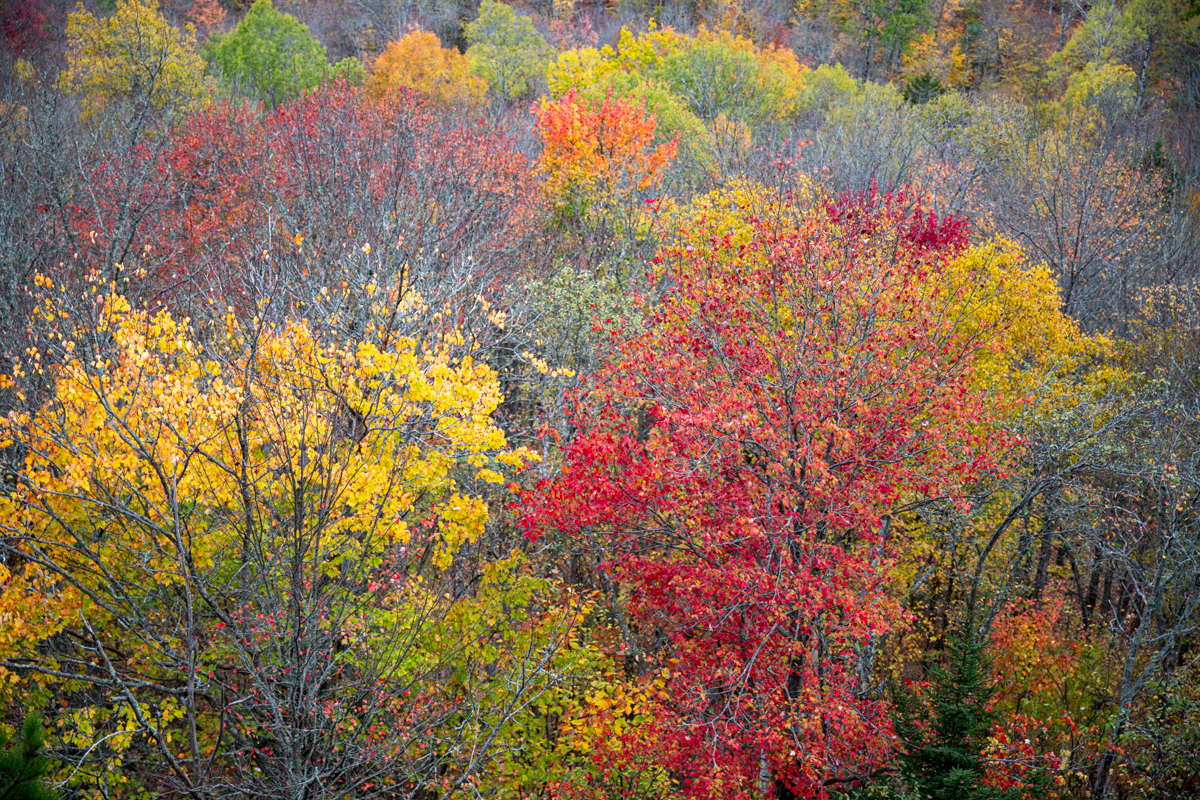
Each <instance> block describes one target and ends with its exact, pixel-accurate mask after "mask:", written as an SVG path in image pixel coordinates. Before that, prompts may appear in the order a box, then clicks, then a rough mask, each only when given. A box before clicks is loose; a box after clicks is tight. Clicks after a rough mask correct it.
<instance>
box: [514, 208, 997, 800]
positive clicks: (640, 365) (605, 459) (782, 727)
mask: <svg viewBox="0 0 1200 800" xmlns="http://www.w3.org/2000/svg"><path fill="white" fill-rule="evenodd" d="M742 223H743V225H744V226H745V227H746V228H747V229H748V230H749V231H750V232H751V235H750V238H749V241H748V242H745V241H744V240H743V241H742V243H737V242H735V240H734V238H733V237H732V236H731V235H730V234H729V233H725V234H723V235H722V234H720V233H719V232H718V231H719V230H720V226H715V225H710V221H709V220H704V219H701V220H700V221H699V223H698V229H697V230H691V231H686V232H683V233H682V235H681V236H680V239H679V243H678V244H677V245H675V246H671V247H668V248H666V249H664V250H663V251H662V252H661V253H660V257H659V259H658V263H659V266H660V268H661V269H662V270H664V271H665V275H664V276H663V277H665V278H666V279H667V280H668V281H669V283H670V285H671V286H672V287H673V288H672V289H671V290H670V291H669V292H668V294H667V297H666V298H665V300H664V302H663V303H662V304H661V306H660V307H659V308H658V309H657V310H656V311H655V312H653V314H652V316H651V318H650V319H649V321H648V323H647V325H646V328H645V331H644V333H641V334H640V335H637V336H634V337H633V338H632V339H630V340H629V341H627V342H625V343H624V344H622V345H621V346H620V349H619V352H618V355H617V357H616V358H615V359H614V360H613V362H612V363H611V364H610V365H609V366H608V367H607V368H605V369H604V370H602V372H601V374H600V375H599V376H598V377H597V379H596V381H595V384H594V386H595V388H594V389H593V390H591V391H590V392H589V393H587V394H585V395H584V396H583V397H582V398H581V399H580V400H579V403H578V406H577V408H576V414H575V424H576V425H577V427H578V431H579V432H578V435H577V436H576V438H575V439H574V441H573V442H572V443H571V444H570V446H569V447H568V449H567V451H566V453H565V456H564V461H563V465H562V471H561V475H560V476H559V477H558V478H557V479H555V480H552V481H548V482H545V483H543V484H542V485H541V486H539V487H538V488H537V489H536V490H533V491H530V492H527V494H526V496H525V498H524V514H525V516H524V520H525V524H526V526H527V529H528V533H529V535H530V536H531V537H537V536H540V535H542V534H544V533H545V532H547V531H554V532H556V534H558V535H562V536H565V537H567V538H568V539H569V540H571V541H572V542H573V543H574V544H575V546H577V547H581V548H582V549H584V550H586V551H588V552H589V553H591V554H593V555H594V556H595V557H596V559H597V562H598V564H597V570H598V573H599V575H600V576H601V583H602V584H603V585H604V587H603V588H606V589H607V590H608V595H609V600H610V604H611V611H612V613H613V615H614V618H615V619H616V622H617V625H618V627H619V628H621V630H622V632H623V633H624V634H625V638H624V646H625V647H626V648H627V650H626V653H627V668H628V669H629V670H630V671H631V672H639V671H640V672H641V673H643V674H645V673H647V672H649V670H650V668H651V667H654V668H655V670H656V671H657V670H659V669H661V668H662V667H664V666H666V667H670V670H671V671H670V675H671V678H670V682H669V684H668V687H667V691H666V693H665V694H666V697H668V698H669V699H666V700H662V701H661V702H660V703H659V705H658V707H657V708H656V712H655V720H654V723H653V729H654V731H653V734H652V735H653V736H654V738H656V739H657V740H658V741H657V742H656V743H655V748H654V752H655V753H656V755H657V757H658V758H659V759H660V760H661V763H662V764H663V765H664V766H665V767H666V768H667V769H668V771H669V774H670V775H671V776H672V780H673V782H674V783H675V784H676V786H677V787H678V788H679V789H680V790H681V791H682V792H683V794H684V795H686V796H691V797H714V798H715V797H722V798H732V797H747V798H748V797H757V798H761V797H763V796H764V795H765V794H769V793H771V792H773V793H774V795H775V796H776V797H781V798H784V797H794V796H803V797H822V796H825V795H826V793H827V791H828V790H829V788H830V787H831V786H833V785H835V784H840V783H844V782H846V781H850V780H853V779H854V778H855V777H856V776H858V777H863V776H866V775H867V774H869V773H871V772H872V771H873V770H875V769H877V768H879V767H880V766H881V765H883V764H885V763H886V757H887V754H888V752H889V750H890V749H891V747H892V744H893V738H894V737H893V733H892V730H891V723H890V719H889V709H888V707H887V704H886V702H885V701H884V700H883V699H882V693H881V692H879V691H878V689H879V687H878V686H877V685H876V682H875V679H874V678H873V676H872V658H873V655H874V652H875V647H876V644H877V641H878V637H880V636H881V635H882V634H885V633H886V632H888V631H889V630H890V629H892V628H894V627H895V626H896V625H898V624H900V623H901V615H900V613H899V609H898V608H897V606H896V604H895V603H894V602H893V601H892V600H891V598H890V597H889V595H888V588H889V578H888V575H889V564H890V558H891V555H892V549H891V542H890V540H889V530H890V527H891V519H892V515H895V514H897V513H900V512H902V511H903V510H904V509H905V508H906V507H911V506H912V505H913V504H915V503H920V502H922V501H924V500H927V499H929V498H945V497H954V496H956V494H957V493H958V490H959V487H960V486H961V484H962V483H963V482H965V481H968V480H970V479H971V478H973V477H975V476H977V475H978V473H979V472H980V471H981V470H983V469H985V468H986V467H987V465H988V461H989V459H988V456H987V452H988V450H987V447H986V446H985V443H984V442H983V441H981V440H980V439H979V438H978V437H977V436H976V435H975V433H973V431H974V430H977V428H973V427H972V426H973V424H974V423H976V422H977V421H979V420H980V419H981V418H983V417H984V416H985V410H984V401H983V398H982V397H981V396H980V395H979V394H978V393H977V392H974V391H972V390H971V388H970V380H971V376H972V365H973V361H974V353H975V352H976V350H977V348H978V347H979V345H980V343H979V342H978V341H976V340H975V339H973V338H971V337H969V336H967V335H965V334H964V333H962V328H961V326H960V325H959V324H958V321H959V320H958V316H957V314H956V313H955V312H954V309H955V307H956V305H955V301H956V297H955V290H954V289H953V288H952V287H950V286H949V285H948V282H944V281H941V280H940V276H941V268H942V266H943V265H944V264H945V263H946V260H947V259H948V258H950V257H952V256H953V255H955V254H956V253H958V252H959V251H960V250H961V248H962V247H963V246H964V244H965V225H964V224H963V223H962V222H961V221H960V220H953V219H950V220H941V221H939V220H938V219H936V218H935V217H933V216H932V215H929V214H928V213H926V212H924V211H922V210H921V209H920V207H919V206H917V205H915V204H914V203H913V202H912V200H911V198H908V197H905V196H903V195H889V196H886V197H877V196H875V195H874V194H869V195H864V196H858V197H845V198H842V199H841V200H839V201H837V202H830V203H828V204H826V205H824V206H823V207H819V208H815V209H811V210H809V211H807V212H805V214H804V215H803V217H802V219H800V220H798V221H784V222H782V223H781V222H780V221H779V220H775V221H772V222H771V223H770V224H768V223H766V222H764V221H761V220H758V219H754V218H752V217H751V218H747V219H744V220H742ZM728 229H729V228H728V226H726V227H725V230H728ZM658 674H661V673H658ZM641 756H643V757H644V756H645V752H643V753H641Z"/></svg>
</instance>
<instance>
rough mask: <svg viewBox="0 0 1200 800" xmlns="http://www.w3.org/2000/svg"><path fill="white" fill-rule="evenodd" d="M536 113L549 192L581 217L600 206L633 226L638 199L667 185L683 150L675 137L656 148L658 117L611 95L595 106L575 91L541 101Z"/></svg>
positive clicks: (541, 163)
mask: <svg viewBox="0 0 1200 800" xmlns="http://www.w3.org/2000/svg"><path fill="white" fill-rule="evenodd" d="M534 114H535V115H536V116H537V129H538V134H539V135H540V136H541V139H542V156H541V158H540V159H539V162H538V170H539V172H540V173H541V174H542V175H543V176H544V177H545V180H546V190H547V192H548V193H549V194H550V196H551V197H553V198H555V201H556V202H557V203H558V204H559V207H560V208H564V209H571V210H573V211H574V212H576V213H578V214H579V215H580V216H581V217H584V216H587V215H588V213H587V212H588V209H589V207H592V206H598V207H599V208H600V209H601V211H600V215H601V216H603V215H604V214H605V211H608V212H609V213H611V212H613V211H623V212H625V213H624V214H623V215H622V216H624V217H626V219H625V222H626V223H627V224H628V222H629V220H628V216H629V212H630V211H631V210H634V209H637V207H638V205H639V203H638V201H639V200H641V199H643V197H644V195H645V193H646V192H647V191H651V190H653V189H655V188H657V187H658V186H661V185H662V179H663V173H664V171H665V170H666V167H667V165H668V164H669V163H670V161H671V159H672V158H674V157H675V153H676V150H677V147H678V142H677V140H676V139H672V140H671V141H669V142H667V143H665V144H661V145H658V146H657V147H655V146H654V145H653V140H654V134H655V127H656V119H655V117H654V116H653V115H651V116H646V113H645V107H644V106H640V107H639V106H638V105H635V104H634V103H633V102H632V101H629V100H620V99H615V98H614V97H613V96H612V94H611V93H610V94H609V96H608V97H606V98H605V99H604V101H603V102H601V103H596V104H593V103H589V102H587V101H586V100H584V99H583V98H581V97H579V96H578V95H577V94H576V93H575V90H574V89H571V90H569V91H568V92H567V93H566V94H565V95H564V96H563V97H562V98H561V99H558V100H552V99H549V98H542V101H541V102H540V103H539V104H538V105H536V106H534ZM640 205H644V203H641V204H640Z"/></svg>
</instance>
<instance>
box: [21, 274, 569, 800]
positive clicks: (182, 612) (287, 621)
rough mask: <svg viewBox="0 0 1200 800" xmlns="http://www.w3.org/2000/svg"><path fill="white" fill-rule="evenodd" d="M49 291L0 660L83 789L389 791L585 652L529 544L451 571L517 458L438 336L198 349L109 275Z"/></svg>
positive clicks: (485, 384)
mask: <svg viewBox="0 0 1200 800" xmlns="http://www.w3.org/2000/svg"><path fill="white" fill-rule="evenodd" d="M46 284H47V282H46V281H42V285H43V288H45V289H46V290H47V292H46V296H45V297H44V298H43V301H44V302H43V303H42V304H41V306H40V313H41V314H42V317H41V318H42V320H43V321H44V322H45V323H46V324H48V325H51V326H55V325H57V326H59V327H58V330H59V331H61V332H62V333H63V337H62V339H60V340H58V341H59V342H60V344H61V347H62V349H61V351H60V353H59V354H58V357H57V358H56V359H55V362H54V363H55V364H56V365H54V366H49V364H50V362H49V360H48V362H47V363H48V367H47V368H49V369H51V370H52V371H53V372H54V378H55V384H54V386H55V395H54V398H53V399H52V400H50V401H49V402H47V403H45V404H42V405H40V406H39V407H38V408H37V409H36V410H35V411H33V412H32V413H29V414H14V415H11V416H9V418H8V419H7V420H5V423H4V428H3V436H4V444H5V446H15V447H17V448H19V450H20V452H21V453H22V454H23V455H24V459H23V464H22V465H21V466H19V467H18V469H17V471H16V472H17V474H16V475H15V476H13V477H14V479H15V481H16V484H15V486H13V487H12V489H11V491H10V492H8V493H7V494H5V495H4V496H3V498H0V531H2V532H3V535H4V537H5V545H6V546H7V547H8V548H9V553H10V554H12V555H10V557H9V564H10V565H11V566H12V574H11V576H9V579H8V582H7V585H6V587H5V592H4V594H3V595H2V596H0V606H2V607H3V615H4V616H3V619H4V620H5V621H4V623H3V627H2V629H0V639H2V640H3V642H4V647H3V650H2V651H0V665H2V666H3V667H4V669H5V670H6V671H7V674H10V675H11V674H12V673H13V672H14V671H15V672H17V673H18V674H22V675H29V676H31V677H33V676H36V677H33V679H34V680H36V681H38V682H39V683H40V685H42V686H44V687H45V691H47V692H50V693H52V696H54V697H57V698H59V699H61V701H62V702H61V703H60V702H55V703H54V708H55V714H56V715H57V716H58V717H59V719H60V720H61V721H62V729H63V730H64V731H66V732H67V736H66V740H65V741H64V747H63V752H64V753H65V754H66V756H68V757H70V758H71V759H73V762H74V763H72V764H71V766H73V767H76V768H77V769H74V770H73V771H72V775H73V776H74V777H73V780H74V781H75V782H78V783H82V784H84V786H87V785H89V784H90V785H91V787H92V788H94V789H97V790H99V791H113V790H114V788H116V787H117V786H119V784H120V783H121V782H123V781H126V780H128V779H129V776H128V774H127V773H126V772H125V770H124V769H123V768H122V764H123V762H136V763H137V764H138V765H139V769H138V771H137V775H136V779H137V781H138V782H140V783H141V788H144V789H145V790H146V791H150V792H155V793H164V794H167V793H178V792H185V791H186V792H187V793H189V794H191V795H193V796H200V797H222V796H230V795H233V794H237V795H241V796H245V795H251V794H253V795H262V796H268V797H279V798H302V797H308V796H311V793H312V791H313V787H314V786H318V785H319V786H321V787H322V791H323V792H324V793H326V794H327V795H330V796H334V797H370V796H383V797H394V796H396V795H397V794H400V795H401V796H414V794H417V793H420V792H425V791H431V790H432V787H435V786H436V787H437V789H438V791H443V790H445V791H453V790H454V788H455V787H457V786H461V785H463V784H464V783H466V782H468V781H470V780H471V779H472V777H473V776H475V775H477V774H478V773H479V772H480V771H481V770H483V769H484V768H486V767H487V766H488V764H489V762H490V761H491V759H492V758H493V757H494V756H495V753H496V748H497V747H498V742H499V741H501V737H502V734H503V732H504V729H505V728H506V726H507V725H508V724H509V723H510V722H511V721H512V720H513V718H514V717H516V716H518V715H520V714H523V713H526V712H527V708H528V706H529V703H530V702H531V701H532V700H533V699H534V698H536V697H537V696H538V695H539V694H540V693H542V692H543V691H545V690H546V688H547V687H549V686H551V685H552V684H554V683H555V682H556V681H558V680H560V679H561V677H562V676H564V675H567V674H569V673H570V671H571V664H572V663H573V661H574V660H575V659H576V657H577V656H575V655H571V654H569V653H564V652H563V651H562V647H563V646H564V645H565V643H566V641H567V637H568V636H569V634H570V631H571V629H572V627H573V625H574V623H575V620H576V611H577V608H576V605H575V603H574V602H573V601H572V600H571V599H570V597H569V596H568V597H566V598H563V597H562V596H561V595H559V597H558V599H557V601H556V602H550V600H551V598H550V597H549V587H548V586H547V584H546V583H545V582H544V581H541V580H538V579H536V578H534V577H532V576H530V575H528V574H527V572H524V571H523V570H522V568H521V564H520V561H521V557H520V554H519V553H502V554H499V555H498V556H497V557H494V558H490V559H489V558H479V560H478V561H475V560H474V559H473V558H471V557H469V556H467V553H468V552H469V551H470V550H471V549H472V547H473V546H474V544H475V543H477V542H479V541H480V539H481V537H482V536H483V535H484V526H485V522H486V521H487V519H488V513H489V510H488V502H487V499H486V498H487V492H488V490H487V488H486V487H488V486H489V485H496V484H499V483H502V482H503V480H504V478H503V476H502V473H501V470H508V469H511V468H514V467H515V466H517V465H519V464H520V463H521V462H522V461H523V460H524V458H525V456H524V455H523V454H522V453H521V452H518V451H513V450H510V449H508V448H507V446H506V442H505V439H504V436H503V434H502V432H501V431H500V430H499V429H498V428H497V427H496V426H495V425H494V424H493V421H492V419H491V414H492V412H493V411H494V409H495V408H496V405H497V404H498V402H499V399H500V395H499V387H498V384H497V381H496V376H495V373H494V372H493V371H492V370H491V369H489V368H488V367H486V366H484V365H482V364H480V363H478V362H475V361H473V360H472V359H471V358H469V357H462V358H458V357H456V356H455V355H454V352H455V348H456V347H458V345H457V344H456V340H455V339H454V338H453V337H450V338H447V339H443V340H441V341H440V342H437V343H435V342H432V341H430V342H429V343H428V345H427V346H420V345H418V344H417V343H416V342H415V341H414V340H412V339H410V338H407V337H391V338H389V337H387V336H386V335H384V334H382V333H379V334H377V335H374V336H372V337H371V338H372V339H373V340H375V341H379V342H382V343H381V344H379V345H372V344H366V343H361V344H354V343H349V344H343V343H341V342H339V341H337V340H332V339H326V338H323V337H321V336H319V335H318V334H317V333H315V332H314V330H313V328H312V327H311V326H310V325H308V324H306V323H303V322H298V321H291V322H288V323H285V324H281V325H279V326H278V327H276V326H269V325H265V324H264V323H262V322H261V320H258V319H251V320H249V321H248V324H247V325H245V326H243V325H240V324H239V323H238V321H237V318H236V316H235V315H234V314H233V313H232V312H231V313H230V314H229V315H228V316H227V317H226V320H225V324H224V326H223V329H222V330H218V331H215V332H214V334H213V337H212V338H211V339H210V340H209V344H207V345H202V344H201V343H200V341H199V337H198V336H197V335H196V332H194V331H193V330H191V328H190V326H189V325H188V324H187V323H186V321H180V320H176V319H174V318H173V317H171V316H170V315H169V314H167V313H165V312H159V313H156V314H150V313H147V312H144V311H136V310H134V309H132V308H131V307H130V306H129V304H128V303H127V302H126V301H124V300H123V298H121V297H120V296H119V295H116V294H113V293H111V292H110V291H108V290H107V289H106V287H105V285H104V284H103V283H96V284H93V288H92V290H91V291H89V293H88V296H87V298H86V299H85V300H84V301H82V303H80V304H79V305H73V304H74V303H75V301H74V299H72V298H67V297H64V296H63V295H61V294H60V293H58V292H56V291H49V288H50V287H48V286H47V285H46ZM419 302H420V301H419V299H417V298H415V297H412V296H409V297H408V298H407V299H406V300H405V301H404V302H403V303H398V304H397V308H398V313H401V314H414V315H420V314H426V313H428V311H427V309H425V308H424V307H422V306H420V305H419ZM39 363H40V361H39V360H38V359H37V358H33V359H30V360H29V361H28V362H27V368H28V369H30V370H35V369H38V368H39V366H38V365H39ZM22 368H23V367H22V365H18V367H17V369H18V370H20V369H22ZM477 557H478V556H477ZM472 563H473V564H474V565H472ZM564 599H565V602H564ZM560 655H566V656H567V657H566V659H565V660H564V659H562V658H560Z"/></svg>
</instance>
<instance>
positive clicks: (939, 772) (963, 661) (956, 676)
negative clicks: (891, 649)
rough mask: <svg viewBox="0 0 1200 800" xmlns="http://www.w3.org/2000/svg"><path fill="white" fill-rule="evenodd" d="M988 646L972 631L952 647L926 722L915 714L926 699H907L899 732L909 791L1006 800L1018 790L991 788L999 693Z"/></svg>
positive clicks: (945, 799) (938, 673)
mask: <svg viewBox="0 0 1200 800" xmlns="http://www.w3.org/2000/svg"><path fill="white" fill-rule="evenodd" d="M984 647H985V642H983V641H979V640H977V639H976V638H975V636H974V633H973V632H972V631H971V629H970V628H969V627H968V628H967V629H965V630H964V631H962V632H960V633H958V634H956V635H955V636H954V637H953V638H952V639H951V640H950V643H949V647H948V648H947V650H946V653H945V655H944V657H943V662H942V664H941V665H939V666H936V667H934V668H933V670H932V673H931V675H930V683H931V686H930V690H929V699H928V712H927V713H928V716H927V717H925V715H923V714H921V713H920V712H919V711H917V709H916V707H917V706H919V705H920V704H921V702H922V700H923V699H924V698H906V699H905V700H904V702H902V703H901V704H900V710H901V714H900V717H899V719H898V720H897V724H896V732H897V733H898V734H899V735H900V738H901V739H903V741H904V747H905V752H904V754H903V755H902V756H901V757H900V763H901V764H902V770H903V773H904V775H905V777H906V778H907V779H908V781H909V785H910V788H912V789H913V790H914V791H916V792H917V793H918V795H919V796H920V797H924V798H929V799H930V800H1002V799H1003V798H1014V800H1015V798H1018V797H1020V796H1021V792H1020V790H1019V789H1007V790H1006V789H1002V788H998V787H995V786H991V785H989V784H988V781H987V778H988V777H989V775H988V768H987V763H986V760H985V758H984V752H985V751H986V750H987V749H988V739H989V737H990V736H992V734H993V726H994V725H995V723H996V722H997V720H998V719H999V716H1000V715H999V714H998V713H997V712H995V711H993V710H992V702H993V700H994V698H995V694H996V688H995V685H994V684H993V682H992V679H991V669H990V662H989V661H988V659H987V657H986V655H985V654H984Z"/></svg>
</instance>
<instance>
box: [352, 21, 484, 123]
mask: <svg viewBox="0 0 1200 800" xmlns="http://www.w3.org/2000/svg"><path fill="white" fill-rule="evenodd" d="M365 88H366V91H367V93H368V94H371V95H373V96H375V97H382V96H384V95H385V94H387V93H388V92H389V91H394V90H395V89H398V88H405V89H416V90H417V91H419V92H421V93H422V94H425V95H427V96H429V97H432V98H434V99H435V100H438V101H440V102H443V103H447V104H449V105H453V106H458V107H460V108H468V109H473V108H478V107H479V106H480V105H482V104H483V100H484V97H485V96H486V95H487V88H488V84H487V81H486V80H484V79H483V78H481V77H479V76H478V75H472V74H471V66H470V63H469V62H468V61H467V57H466V56H464V55H463V54H462V53H460V52H458V51H457V50H455V49H453V48H449V47H442V45H441V42H439V41H438V38H437V36H435V35H434V34H432V33H429V32H427V31H412V32H410V33H408V34H405V36H404V37H403V38H401V39H400V40H399V41H397V42H392V43H390V44H389V45H388V46H387V47H386V48H385V49H384V51H383V53H381V54H380V55H379V57H378V58H377V59H375V64H374V66H373V67H372V70H371V75H370V76H369V77H368V78H367V82H366V86H365Z"/></svg>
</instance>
